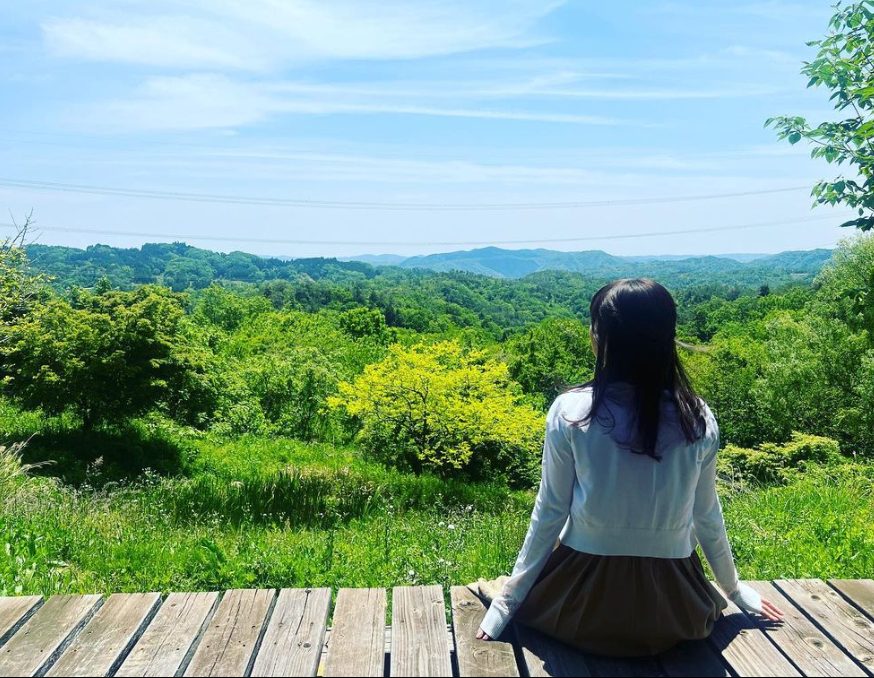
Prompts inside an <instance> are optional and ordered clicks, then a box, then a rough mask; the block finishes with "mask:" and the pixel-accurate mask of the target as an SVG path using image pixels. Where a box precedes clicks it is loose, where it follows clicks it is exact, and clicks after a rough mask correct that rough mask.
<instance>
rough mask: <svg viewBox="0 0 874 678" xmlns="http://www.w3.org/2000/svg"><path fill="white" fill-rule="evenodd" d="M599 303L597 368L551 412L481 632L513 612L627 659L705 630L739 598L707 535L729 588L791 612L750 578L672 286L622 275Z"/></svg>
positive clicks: (761, 606)
mask: <svg viewBox="0 0 874 678" xmlns="http://www.w3.org/2000/svg"><path fill="white" fill-rule="evenodd" d="M590 311H591V335H592V345H593V349H594V351H595V355H596V364H595V376H594V379H592V381H590V382H589V383H587V384H584V385H582V386H578V387H574V388H571V389H570V390H568V391H566V392H565V393H562V394H561V395H560V396H559V397H558V398H556V400H555V402H554V403H553V404H552V406H551V407H550V409H549V413H548V414H547V422H546V440H545V443H544V447H543V473H542V479H541V483H540V491H539V492H538V494H537V500H536V502H535V505H534V512H533V513H532V515H531V525H530V527H529V528H528V534H527V535H526V537H525V542H524V544H523V546H522V550H521V552H520V553H519V557H518V559H517V560H516V565H515V567H514V569H513V573H512V575H511V576H510V578H509V580H508V581H507V583H506V584H505V585H504V587H503V590H502V591H501V593H500V595H498V596H497V597H496V598H495V599H494V600H493V601H492V604H491V606H490V607H489V610H488V612H487V614H486V616H485V618H484V619H483V622H482V624H481V627H480V629H479V632H478V633H477V638H481V639H485V640H490V639H492V638H497V637H498V636H499V635H500V634H501V632H502V631H503V629H504V627H505V626H506V624H507V623H508V622H509V621H510V619H511V618H514V619H516V620H517V621H519V622H520V623H522V624H525V625H527V626H531V627H533V628H536V629H538V630H540V631H543V632H544V633H546V634H548V635H551V636H553V637H556V638H558V639H560V640H563V641H565V642H567V643H569V644H571V645H574V646H576V647H578V648H580V649H582V650H585V651H588V652H592V653H597V654H605V655H614V656H644V655H651V654H657V653H659V652H663V651H665V650H667V649H669V648H670V647H672V646H673V645H675V644H677V643H678V642H680V641H683V640H692V639H700V638H705V637H707V636H708V635H709V634H710V632H711V631H712V630H713V625H714V623H715V622H716V620H717V619H718V618H719V615H720V613H721V612H722V610H723V609H724V608H725V607H726V602H725V600H724V599H723V598H722V597H721V596H720V595H719V593H718V592H717V591H716V589H714V588H713V586H711V585H710V583H709V581H708V579H707V577H706V575H705V573H704V570H703V568H702V565H701V561H700V560H699V559H698V556H697V554H696V553H695V546H696V544H700V545H701V550H702V551H703V552H704V555H705V557H706V558H707V560H708V562H709V563H710V566H711V568H712V570H713V573H714V575H715V576H716V580H717V582H718V583H719V586H720V588H722V590H723V592H724V593H725V595H726V596H727V597H728V598H729V599H731V600H732V601H733V602H734V603H736V604H737V605H738V606H739V607H741V608H742V609H745V610H747V611H750V612H755V613H758V614H761V615H763V616H764V617H765V618H767V619H769V620H771V621H779V620H780V619H781V618H782V616H783V615H782V612H781V611H780V610H778V609H777V608H776V607H775V606H774V605H773V604H771V603H770V602H769V601H767V600H763V599H762V598H761V597H760V596H759V595H758V594H757V593H756V592H755V591H753V590H752V589H751V588H750V587H748V586H746V585H744V584H741V583H739V582H738V577H737V571H736V570H735V566H734V561H733V560H732V555H731V547H730V546H729V543H728V537H727V536H726V533H725V523H724V522H723V518H722V508H721V506H720V504H719V499H718V497H717V495H716V484H715V483H716V453H717V450H718V448H719V431H718V428H717V425H716V421H715V419H714V418H713V414H712V413H711V412H710V410H709V408H708V407H707V405H706V404H705V403H704V402H703V401H702V400H700V399H699V398H698V397H697V396H696V395H695V392H694V391H693V390H692V387H691V385H690V384H689V380H688V378H687V377H686V374H685V372H684V371H683V367H682V365H681V364H680V360H679V356H678V355H677V349H676V343H675V338H676V324H677V310H676V305H675V303H674V300H673V298H672V297H671V295H670V293H669V292H668V291H667V290H666V289H665V288H664V287H662V286H661V285H659V284H658V283H656V282H653V281H651V280H645V279H637V280H619V281H617V282H614V283H612V284H610V285H607V286H605V287H603V288H602V289H601V290H599V291H598V292H597V293H596V294H595V296H594V298H593V299H592V303H591V307H590ZM556 538H558V539H559V542H560V543H559V545H558V546H557V547H556V548H554V546H555V544H556Z"/></svg>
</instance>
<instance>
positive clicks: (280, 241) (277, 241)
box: [0, 215, 835, 247]
mask: <svg viewBox="0 0 874 678" xmlns="http://www.w3.org/2000/svg"><path fill="white" fill-rule="evenodd" d="M834 219H835V217H834V215H824V216H819V217H804V218H800V219H783V220H780V221H764V222H758V223H752V224H736V225H731V226H708V227H704V228H689V229H676V230H670V231H645V232H642V233H621V234H616V235H603V236H602V235H595V236H583V237H579V238H536V239H528V240H465V241H409V240H304V239H297V238H294V239H286V238H250V237H230V236H210V235H195V234H181V233H154V232H146V231H117V230H107V229H97V228H79V227H69V226H35V230H36V231H40V230H44V231H55V232H63V233H80V234H91V235H114V236H133V237H143V238H161V239H165V240H180V241H186V240H205V241H211V242H241V243H259V244H270V245H353V246H359V247H368V246H380V247H387V246H419V247H430V246H441V247H445V246H463V245H469V246H483V245H496V244H501V245H534V244H559V243H575V242H589V241H597V240H626V239H629V238H655V237H661V236H666V235H686V234H693V233H714V232H717V231H735V230H738V231H739V230H745V229H754V228H767V227H771V226H785V225H789V224H797V223H806V222H812V221H826V220H834ZM14 227H15V225H14V224H10V223H0V228H14Z"/></svg>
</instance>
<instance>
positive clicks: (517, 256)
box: [28, 243, 831, 290]
mask: <svg viewBox="0 0 874 678" xmlns="http://www.w3.org/2000/svg"><path fill="white" fill-rule="evenodd" d="M28 253H29V255H30V258H31V260H32V262H33V265H34V268H35V270H37V271H38V272H41V273H45V274H47V275H50V276H52V277H53V278H54V279H55V283H56V285H57V286H59V287H66V286H69V285H80V286H84V287H90V286H92V285H94V284H95V283H96V282H97V280H99V279H100V278H101V277H104V276H106V277H107V278H109V280H110V282H111V283H112V284H113V286H116V287H122V288H129V287H131V286H133V285H138V284H143V283H149V282H159V283H162V284H165V285H167V286H169V287H171V288H173V289H174V290H184V289H189V288H192V289H202V288H204V287H208V286H209V285H210V284H211V283H212V282H213V281H217V280H218V281H234V282H243V283H264V282H269V281H272V280H299V279H301V276H303V278H304V279H309V280H325V281H331V282H335V283H344V284H345V283H348V282H350V281H352V280H358V281H362V280H369V279H374V278H378V277H382V276H386V275H388V276H389V277H391V278H396V277H397V276H398V275H400V276H401V277H403V278H404V279H406V280H411V281H420V280H421V279H422V275H423V274H424V275H425V276H426V277H429V276H430V277H433V275H434V274H454V272H464V273H473V274H477V275H482V276H487V277H490V278H505V279H520V278H524V277H525V276H529V275H532V274H537V273H543V272H547V271H558V272H568V273H576V274H580V275H581V276H584V277H585V278H586V279H588V280H592V281H599V280H604V281H606V280H609V279H613V278H620V277H631V276H649V277H653V278H656V279H658V280H660V281H662V282H664V283H665V284H666V285H668V286H670V287H674V288H680V287H686V286H688V285H694V284H722V285H731V286H735V287H737V286H740V287H744V288H751V287H757V286H759V285H763V284H767V285H771V286H775V285H782V284H786V283H790V282H810V281H811V280H812V279H813V278H814V276H815V275H816V274H817V273H818V272H819V270H820V269H821V268H822V266H823V265H824V264H825V262H826V261H828V259H829V257H830V256H831V252H830V251H829V250H825V249H818V250H810V251H801V252H782V253H780V254H775V255H761V256H760V257H759V258H756V259H753V260H752V261H746V262H744V261H738V260H737V259H733V258H730V257H727V256H697V257H677V256H665V257H657V256H652V257H620V256H614V255H611V254H608V253H607V252H603V251H600V250H591V251H584V252H559V251H555V250H547V249H527V250H508V249H502V248H498V247H485V248H481V249H474V250H467V251H459V252H447V253H443V254H430V255H424V256H415V257H409V258H406V259H403V258H399V257H396V256H395V255H373V256H367V257H359V258H357V259H353V260H338V259H333V258H321V257H319V258H303V259H288V258H278V257H276V258H270V257H261V256H257V255H255V254H247V253H245V252H230V253H221V252H213V251H210V250H206V249H200V248H197V247H192V246H190V245H186V244H185V243H172V244H168V243H150V244H146V245H143V246H142V247H140V248H118V247H109V246H107V245H93V246H91V247H88V248H86V249H84V250H83V249H75V248H71V247H61V246H54V245H31V246H30V247H29V248H28ZM362 259H368V261H367V262H366V261H362Z"/></svg>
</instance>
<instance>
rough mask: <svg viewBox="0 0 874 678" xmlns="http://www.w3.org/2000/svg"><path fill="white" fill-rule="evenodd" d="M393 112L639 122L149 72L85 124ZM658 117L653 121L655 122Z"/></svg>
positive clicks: (230, 122)
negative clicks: (129, 92)
mask: <svg viewBox="0 0 874 678" xmlns="http://www.w3.org/2000/svg"><path fill="white" fill-rule="evenodd" d="M345 114H389V115H413V116H429V117H449V118H474V119H482V120H508V121H524V122H546V123H562V124H572V125H600V126H605V125H607V126H614V125H630V124H634V125H639V124H641V123H636V122H633V121H631V120H627V119H621V118H615V117H611V116H602V115H585V114H577V113H561V112H552V111H530V110H514V109H502V108H486V107H481V106H458V105H457V104H456V105H452V104H451V103H449V101H448V100H447V101H442V102H440V101H438V102H436V103H435V102H431V103H427V104H420V103H410V99H409V97H405V96H403V93H402V92H401V93H395V95H394V96H392V97H382V98H379V97H376V98H375V97H367V96H360V95H354V94H353V95H350V93H349V92H348V91H345V90H344V89H343V88H342V87H319V88H310V87H302V88H298V87H295V86H293V85H288V84H287V83H283V82H276V83H271V82H266V83H264V82H255V83H253V82H246V81H239V80H234V79H231V78H228V77H226V76H223V75H217V74H195V75H187V76H165V77H154V78H149V79H148V80H147V81H146V82H145V83H144V84H143V85H142V86H141V87H140V88H139V89H138V90H137V91H136V93H134V94H133V95H132V96H130V97H127V98H121V99H114V100H110V101H104V102H99V103H98V104H96V105H88V106H87V108H86V110H85V112H81V111H80V114H79V122H80V123H81V124H85V125H90V126H92V127H94V128H100V129H103V130H106V131H180V130H195V129H213V128H228V127H231V128H232V127H238V126H247V125H252V124H255V123H258V122H261V121H263V120H265V119H267V118H271V117H275V116H280V115H345ZM647 124H650V125H651V123H647Z"/></svg>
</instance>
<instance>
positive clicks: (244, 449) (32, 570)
mask: <svg viewBox="0 0 874 678" xmlns="http://www.w3.org/2000/svg"><path fill="white" fill-rule="evenodd" d="M2 414H3V413H2V412H0V429H2V427H3V426H5V427H7V428H6V430H7V431H8V430H9V429H11V428H13V427H15V426H17V427H19V429H21V430H20V431H19V432H24V433H27V435H30V433H33V432H34V427H35V426H39V427H41V428H39V433H40V436H44V435H45V432H46V431H47V430H48V431H53V432H54V435H55V436H56V437H55V438H54V439H52V440H53V444H56V445H57V444H59V441H60V446H59V447H57V448H56V449H55V450H52V449H51V448H50V447H49V446H48V445H47V444H44V445H43V446H42V447H38V448H37V449H36V450H35V451H34V450H29V451H28V458H29V459H33V460H37V461H40V460H43V459H46V458H52V453H53V452H54V453H57V457H55V458H58V459H60V460H61V463H59V464H57V465H56V466H54V467H48V468H42V469H37V470H36V471H35V472H36V473H39V474H43V475H41V476H31V477H27V476H25V475H24V474H23V473H22V472H21V470H20V464H19V462H18V461H16V460H15V459H13V458H12V457H11V456H10V455H9V454H6V455H0V595H4V594H22V593H41V594H51V593H62V592H64V593H65V592H86V591H101V592H110V591H148V590H158V591H169V590H211V589H222V588H230V587H283V586H285V587H302V586H330V587H333V588H338V587H343V586H386V587H387V586H394V585H402V584H415V583H439V584H442V585H444V586H448V585H450V584H457V583H464V582H467V581H472V580H475V579H477V578H479V577H494V576H497V575H499V574H503V573H505V572H507V571H508V570H509V568H511V567H512V564H513V561H514V559H515V557H516V553H517V550H518V548H519V546H520V544H521V542H522V539H523V537H524V534H525V530H526V529H527V526H528V518H529V515H530V511H531V507H532V505H533V498H534V495H533V493H532V492H513V491H510V490H507V489H506V488H505V487H502V486H500V485H489V484H482V485H477V484H465V483H447V482H444V481H442V480H440V479H438V478H434V477H416V476H412V475H408V474H403V473H400V472H397V471H392V470H386V469H384V468H382V467H381V466H378V465H375V464H373V463H371V462H369V461H367V460H365V459H362V458H361V457H360V456H359V455H358V454H357V453H356V451H355V450H354V449H351V448H335V447H332V446H329V445H322V444H307V443H301V442H299V441H294V440H288V439H282V438H264V437H257V436H245V437H241V438H236V439H233V440H224V439H221V438H218V437H214V436H209V435H202V434H201V435H198V434H194V433H191V432H186V431H185V430H177V429H165V428H162V427H163V426H164V425H163V424H161V423H160V422H158V423H156V422H149V421H145V422H137V423H135V424H134V425H132V427H131V428H130V430H132V431H134V432H136V436H135V437H134V443H135V445H140V446H141V449H153V450H162V449H166V448H167V446H168V445H169V444H170V442H171V441H172V442H173V445H175V446H176V447H175V449H177V451H178V452H179V454H178V455H177V457H176V458H177V460H178V464H177V467H176V468H175V469H173V471H172V472H171V473H169V474H166V475H159V474H157V473H154V472H149V471H145V472H143V471H142V470H141V468H140V469H139V470H137V469H138V467H141V466H143V464H142V461H143V460H142V459H139V460H136V462H135V463H128V464H127V465H125V463H124V461H123V459H122V458H120V457H119V458H116V457H114V456H113V455H114V454H118V453H119V450H118V449H117V448H112V449H113V450H115V451H114V452H113V453H112V454H107V452H106V449H105V448H104V449H102V450H101V449H100V448H98V449H91V450H90V452H89V455H88V456H87V457H86V459H90V460H91V463H87V462H86V461H85V460H82V461H77V462H76V463H75V464H74V465H72V466H70V465H69V463H68V460H69V458H70V456H71V455H72V454H73V453H77V452H79V451H81V449H82V448H81V447H79V446H81V445H84V444H85V443H86V442H87V439H85V438H81V437H80V438H77V437H76V435H81V434H75V435H73V437H72V440H73V443H72V444H70V445H67V446H64V444H63V441H64V440H65V438H64V433H65V431H67V432H69V430H68V428H67V423H65V422H63V421H60V422H59V421H51V420H45V419H41V420H35V419H31V420H28V419H27V418H23V419H22V418H19V419H17V420H16V421H14V422H13V421H11V420H9V419H4V418H3V416H2ZM28 427H30V429H29V430H27V429H28ZM94 435H97V436H98V437H97V438H92V442H97V443H100V442H101V441H105V439H106V438H107V437H108V439H109V440H111V441H115V442H113V445H115V444H116V443H118V445H119V446H121V443H120V442H118V441H120V440H123V439H122V438H120V437H118V436H119V433H118V432H109V433H107V432H103V433H99V434H92V436H94ZM100 436H104V438H101V437H100ZM22 437H23V436H22ZM45 439H46V440H48V436H45ZM35 440H37V438H34V441H35ZM143 441H146V442H147V443H148V445H146V443H144V442H143ZM33 444H34V443H33V442H32V443H31V445H33ZM143 446H145V447H143ZM149 446H151V447H149ZM95 460H102V461H100V462H99V463H95ZM33 472H34V471H32V473H33ZM49 473H55V474H58V475H60V476H64V477H66V478H67V479H68V480H69V479H70V478H73V479H74V482H72V483H62V482H60V481H58V480H56V479H55V478H52V477H47V476H46V475H45V474H49ZM131 478H134V479H133V480H132V479H131ZM872 487H874V466H872V465H870V464H867V465H865V464H855V465H853V464H848V465H846V466H842V467H831V468H827V469H818V470H813V471H810V472H807V473H806V474H805V475H803V476H800V477H799V478H797V479H795V480H792V481H791V482H788V483H786V484H784V485H781V486H772V487H764V486H762V487H750V486H746V487H742V488H729V487H726V488H723V500H724V501H723V504H724V507H725V514H726V519H727V522H728V525H729V535H730V537H731V541H732V545H733V548H734V552H735V557H736V560H737V562H738V566H739V569H740V573H741V576H742V577H744V578H756V579H758V578H761V579H767V578H778V577H847V578H855V577H870V576H871V575H872V573H874V529H872V525H874V496H872Z"/></svg>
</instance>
